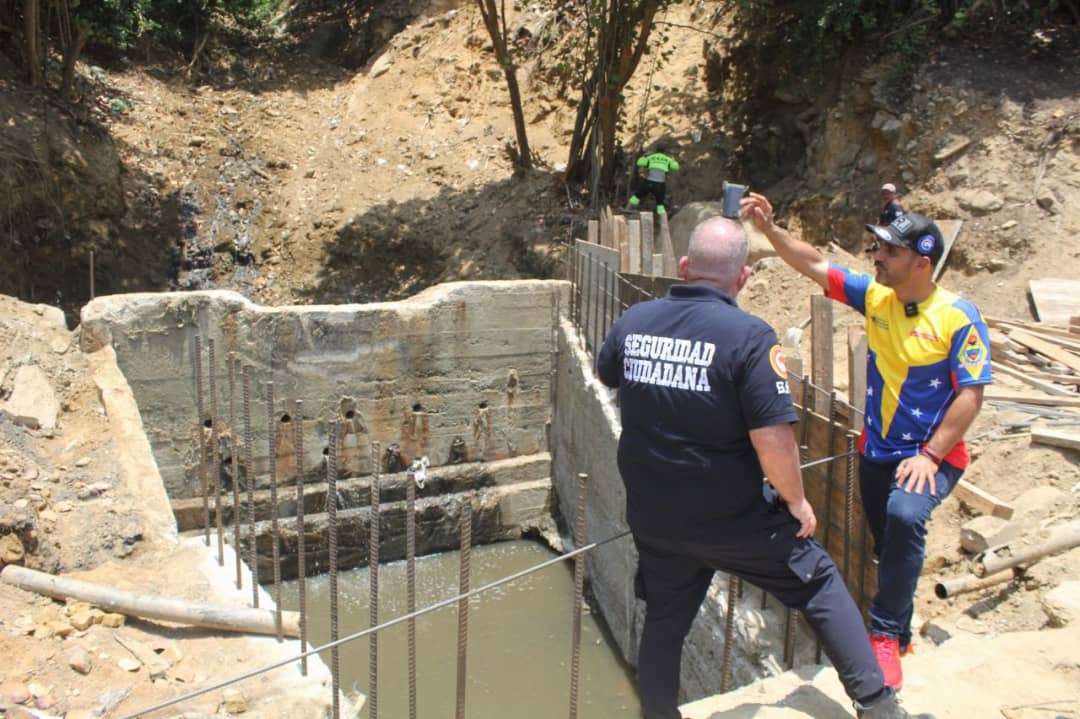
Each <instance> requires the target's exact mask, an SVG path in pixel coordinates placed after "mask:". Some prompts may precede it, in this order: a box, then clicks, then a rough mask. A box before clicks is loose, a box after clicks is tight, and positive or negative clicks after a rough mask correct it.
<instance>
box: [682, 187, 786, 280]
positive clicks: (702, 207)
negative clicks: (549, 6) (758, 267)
mask: <svg viewBox="0 0 1080 719" xmlns="http://www.w3.org/2000/svg"><path fill="white" fill-rule="evenodd" d="M723 209H724V205H723V203H722V202H719V201H717V202H690V203H688V204H686V205H684V206H683V207H682V208H681V209H680V210H679V211H678V212H676V213H675V214H674V215H672V216H671V223H670V229H671V244H672V245H673V246H674V247H675V259H678V258H680V257H682V256H683V255H685V254H686V248H687V247H688V246H689V244H690V233H691V232H693V231H694V228H695V227H697V226H698V225H699V224H701V223H702V222H704V221H705V220H708V219H710V218H713V217H718V216H720V215H722V214H723ZM743 227H744V228H745V229H746V235H747V239H749V241H750V256H749V258H748V259H747V261H746V263H747V264H748V265H750V266H751V267H752V266H753V265H754V263H755V262H757V261H758V260H760V259H762V258H765V257H776V250H774V249H773V247H772V245H770V244H769V241H768V240H766V239H765V235H763V234H761V233H760V232H758V231H757V228H755V227H754V225H753V223H750V222H744V223H743Z"/></svg>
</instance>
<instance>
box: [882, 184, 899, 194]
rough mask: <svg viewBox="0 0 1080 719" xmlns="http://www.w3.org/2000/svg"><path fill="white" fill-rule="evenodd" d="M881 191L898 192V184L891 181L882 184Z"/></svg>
mask: <svg viewBox="0 0 1080 719" xmlns="http://www.w3.org/2000/svg"><path fill="white" fill-rule="evenodd" d="M881 191H882V192H896V185H894V184H893V183H891V182H886V183H885V184H884V185H882V186H881Z"/></svg>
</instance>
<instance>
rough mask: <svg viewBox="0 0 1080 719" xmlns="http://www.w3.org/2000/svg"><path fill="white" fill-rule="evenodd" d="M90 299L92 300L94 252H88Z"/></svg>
mask: <svg viewBox="0 0 1080 719" xmlns="http://www.w3.org/2000/svg"><path fill="white" fill-rule="evenodd" d="M90 299H94V251H93V250H90Z"/></svg>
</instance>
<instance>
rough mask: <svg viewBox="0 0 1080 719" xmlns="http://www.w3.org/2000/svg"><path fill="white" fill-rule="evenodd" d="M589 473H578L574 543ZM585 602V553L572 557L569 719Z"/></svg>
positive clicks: (579, 541) (580, 531)
mask: <svg viewBox="0 0 1080 719" xmlns="http://www.w3.org/2000/svg"><path fill="white" fill-rule="evenodd" d="M588 479H589V475H587V474H585V473H584V472H579V473H578V486H577V495H578V496H577V521H576V522H575V526H574V545H575V546H576V547H581V546H584V544H585V488H586V482H587V481H588ZM584 603H585V555H584V554H580V555H578V556H576V557H574V617H573V621H574V630H573V637H572V640H571V645H570V719H577V715H578V680H579V679H580V674H581V614H582V610H583V608H584Z"/></svg>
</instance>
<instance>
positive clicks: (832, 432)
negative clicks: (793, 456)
mask: <svg viewBox="0 0 1080 719" xmlns="http://www.w3.org/2000/svg"><path fill="white" fill-rule="evenodd" d="M836 428H837V425H836V390H833V391H832V392H831V393H830V394H829V444H828V446H827V447H826V448H825V456H826V457H831V456H833V454H834V451H833V445H834V444H835V443H836ZM820 471H821V470H819V472H820ZM835 482H836V460H835V459H834V460H832V461H831V462H829V465H828V470H827V471H826V472H825V531H824V534H823V537H824V540H825V541H824V544H825V551H826V552H828V551H829V538H830V537H831V536H832V498H833V484H834V483H835ZM821 653H822V646H821V639H818V638H817V634H816V633H815V635H814V661H815V662H816V663H817V664H821Z"/></svg>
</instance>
